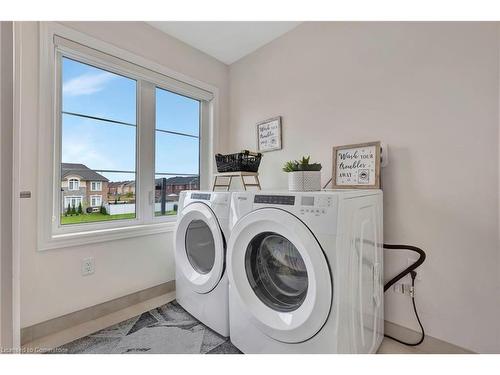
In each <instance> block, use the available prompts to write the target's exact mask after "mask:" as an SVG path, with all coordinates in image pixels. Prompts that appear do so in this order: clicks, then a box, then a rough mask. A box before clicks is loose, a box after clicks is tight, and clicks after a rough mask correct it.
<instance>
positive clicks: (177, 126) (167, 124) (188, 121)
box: [156, 88, 200, 136]
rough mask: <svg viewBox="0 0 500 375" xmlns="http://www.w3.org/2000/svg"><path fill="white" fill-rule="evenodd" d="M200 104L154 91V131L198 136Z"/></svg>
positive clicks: (193, 100) (166, 92)
mask: <svg viewBox="0 0 500 375" xmlns="http://www.w3.org/2000/svg"><path fill="white" fill-rule="evenodd" d="M199 128H200V102H199V101H198V100H195V99H191V98H187V97H185V96H182V95H179V94H175V93H173V92H170V91H167V90H163V89H159V88H157V89H156V129H162V130H169V131H174V132H178V133H183V134H191V135H196V136H198V135H199Z"/></svg>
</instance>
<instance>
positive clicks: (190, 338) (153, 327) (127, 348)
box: [49, 301, 241, 354]
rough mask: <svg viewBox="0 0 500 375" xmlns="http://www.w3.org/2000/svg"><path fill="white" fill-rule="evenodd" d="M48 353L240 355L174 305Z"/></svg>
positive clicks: (235, 349) (177, 305)
mask: <svg viewBox="0 0 500 375" xmlns="http://www.w3.org/2000/svg"><path fill="white" fill-rule="evenodd" d="M49 353H67V354H80V353H81V354H90V353H92V354H125V353H147V354H154V353H172V354H173V353H177V354H239V353H241V352H240V351H239V350H238V349H237V348H236V347H235V346H233V345H232V344H231V342H230V341H229V339H228V338H225V337H222V336H220V335H218V334H217V333H215V332H214V331H212V330H211V329H210V328H208V327H206V326H204V325H203V324H201V323H200V322H199V321H197V320H196V319H195V318H193V317H192V316H191V315H189V314H188V313H187V312H186V311H185V310H184V309H183V308H182V307H181V306H179V304H177V302H175V301H173V302H170V303H167V304H166V305H163V306H160V307H158V308H154V309H152V310H150V311H148V312H145V313H143V314H141V315H140V316H136V317H133V318H131V319H127V320H125V321H123V322H121V323H118V324H115V325H113V326H111V327H108V328H105V329H103V330H100V331H97V332H95V333H93V334H91V335H88V336H85V337H82V338H80V339H77V340H75V341H72V342H70V343H68V344H65V345H62V346H59V347H57V348H55V349H53V350H51V351H49Z"/></svg>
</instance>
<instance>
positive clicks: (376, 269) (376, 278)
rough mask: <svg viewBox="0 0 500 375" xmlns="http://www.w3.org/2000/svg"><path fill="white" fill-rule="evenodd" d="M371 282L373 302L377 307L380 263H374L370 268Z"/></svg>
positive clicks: (378, 303) (379, 289) (378, 302)
mask: <svg viewBox="0 0 500 375" xmlns="http://www.w3.org/2000/svg"><path fill="white" fill-rule="evenodd" d="M372 276H373V278H372V282H373V302H374V303H375V306H376V307H378V306H379V305H380V291H381V284H380V264H379V263H374V264H373V268H372Z"/></svg>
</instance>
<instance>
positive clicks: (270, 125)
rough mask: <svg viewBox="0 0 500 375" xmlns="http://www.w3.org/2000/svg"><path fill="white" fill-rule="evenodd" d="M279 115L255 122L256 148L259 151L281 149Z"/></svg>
mask: <svg viewBox="0 0 500 375" xmlns="http://www.w3.org/2000/svg"><path fill="white" fill-rule="evenodd" d="M281 148H282V147H281V116H277V117H273V118H270V119H268V120H265V121H262V122H259V123H258V124H257V149H258V151H259V152H267V151H275V150H281Z"/></svg>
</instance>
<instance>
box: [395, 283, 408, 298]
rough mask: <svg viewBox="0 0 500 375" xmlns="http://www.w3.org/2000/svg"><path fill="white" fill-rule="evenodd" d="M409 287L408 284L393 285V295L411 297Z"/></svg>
mask: <svg viewBox="0 0 500 375" xmlns="http://www.w3.org/2000/svg"><path fill="white" fill-rule="evenodd" d="M410 288H411V285H410V284H394V286H393V290H394V293H398V294H404V295H407V296H410V295H411V289H410Z"/></svg>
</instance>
